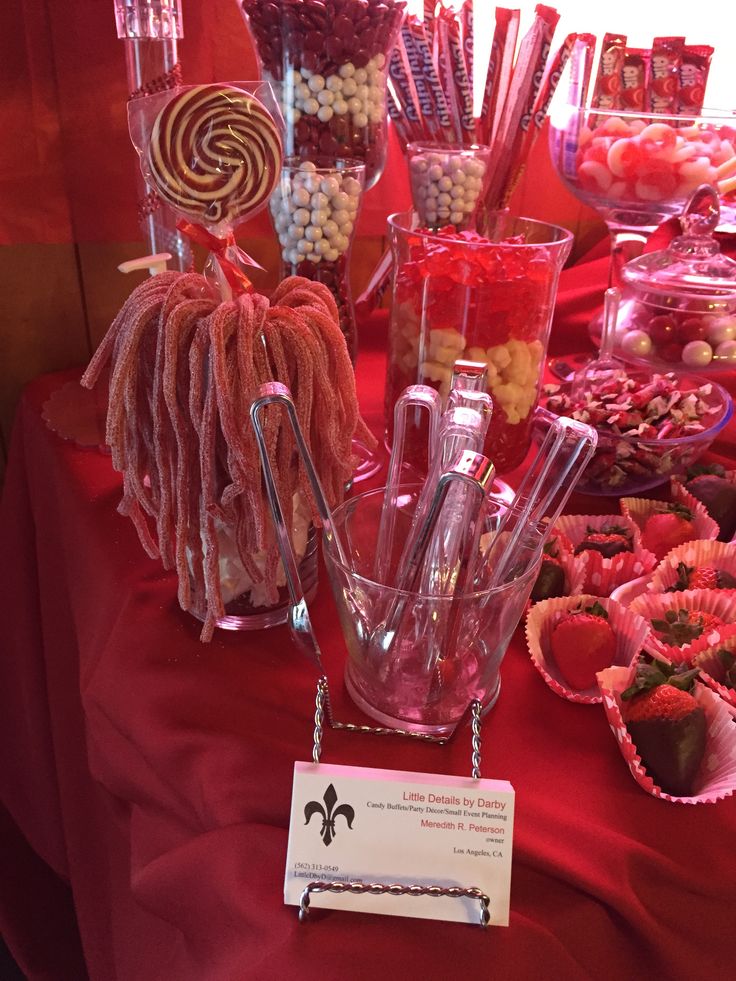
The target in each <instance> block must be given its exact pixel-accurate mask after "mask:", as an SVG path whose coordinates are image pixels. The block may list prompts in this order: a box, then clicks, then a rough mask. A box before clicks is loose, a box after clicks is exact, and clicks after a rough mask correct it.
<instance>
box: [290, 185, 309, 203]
mask: <svg viewBox="0 0 736 981" xmlns="http://www.w3.org/2000/svg"><path fill="white" fill-rule="evenodd" d="M291 200H292V203H293V204H294V206H295V207H296V208H307V207H308V206H309V200H310V199H309V191H308V190H307V189H306V187H295V188H294V190H293V191H292V192H291Z"/></svg>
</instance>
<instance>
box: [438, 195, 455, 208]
mask: <svg viewBox="0 0 736 981" xmlns="http://www.w3.org/2000/svg"><path fill="white" fill-rule="evenodd" d="M451 203H452V198H451V197H450V195H449V194H446V193H445V192H444V191H443V192H442V193H441V194H438V195H437V204H438V205H440V207H442V208H446V207H447V206H448V204H451Z"/></svg>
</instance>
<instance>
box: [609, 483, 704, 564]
mask: <svg viewBox="0 0 736 981" xmlns="http://www.w3.org/2000/svg"><path fill="white" fill-rule="evenodd" d="M688 496H690V495H688ZM680 503H682V502H680ZM619 506H620V508H621V514H623V515H624V517H626V518H630V519H631V520H632V521H633V522H634V524H635V525H636V527H637V528H638V529H639V531H640V532H643V531H644V526H645V525H646V523H647V521H648V520H649V518H651V516H652V515H653V514H656V513H657V512H658V511H660V510H664V509H665V508H666V507H667V501H651V500H649V499H647V498H645V497H622V498H621V502H620V505H619ZM685 507H687V508H689V509H690V510H691V511H692V513H693V529H694V531H693V538H692V540H693V541H696V540H701V541H702V540H705V539H714V538H716V537H717V536H718V525H717V524H716V523H715V521H714V520H713V518H711V517H710V515H709V514H708V512H707V511H706V510H705V508H704V507H703V505H702V504H701V503H700V501H696V500H695V498H694V497H693V498H692V500H691V502H689V503H688V504H686V505H685ZM678 547H679V546H678ZM663 558H664V556H663ZM660 561H661V560H660Z"/></svg>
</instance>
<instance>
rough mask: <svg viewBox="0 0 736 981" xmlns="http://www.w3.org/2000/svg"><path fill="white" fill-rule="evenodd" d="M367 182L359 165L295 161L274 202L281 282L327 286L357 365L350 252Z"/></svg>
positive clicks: (287, 167)
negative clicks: (294, 278) (290, 279)
mask: <svg viewBox="0 0 736 981" xmlns="http://www.w3.org/2000/svg"><path fill="white" fill-rule="evenodd" d="M364 179H365V165H364V164H363V163H361V162H360V161H358V160H336V161H334V162H332V163H330V164H329V165H328V166H317V164H315V163H314V162H313V161H311V160H302V161H300V160H299V159H298V158H295V157H292V158H290V159H288V160H287V161H286V163H285V164H284V166H283V168H282V171H281V181H280V183H279V186H278V187H277V188H276V190H275V191H274V193H273V195H272V196H271V200H270V202H269V204H270V208H271V216H272V218H273V223H274V227H275V229H276V234H277V235H278V237H279V243H280V246H281V277H282V278H285V277H286V276H305V277H306V278H307V279H311V280H314V281H315V282H318V283H323V284H324V285H325V286H327V288H328V289H329V290H330V292H331V293H332V295H333V297H334V298H335V303H336V304H337V310H338V314H339V318H340V329H341V331H342V333H343V336H344V337H345V341H346V343H347V346H348V351H349V352H350V357H351V359H352V360H353V362H354V361H355V356H356V353H357V340H358V338H357V328H356V324H355V309H354V306H353V298H352V292H351V289H350V250H351V246H352V243H353V237H354V234H355V225H356V222H357V218H358V213H359V211H360V204H361V199H362V193H363V185H364Z"/></svg>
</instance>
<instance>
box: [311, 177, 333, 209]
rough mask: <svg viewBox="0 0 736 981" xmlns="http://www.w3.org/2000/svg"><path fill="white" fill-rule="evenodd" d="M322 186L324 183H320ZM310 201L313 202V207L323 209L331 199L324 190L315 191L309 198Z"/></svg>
mask: <svg viewBox="0 0 736 981" xmlns="http://www.w3.org/2000/svg"><path fill="white" fill-rule="evenodd" d="M321 186H322V184H321V183H320V187H321ZM309 203H310V204H311V206H312V208H317V209H318V210H319V211H323V210H324V209H325V208H326V207H327V205H328V204H329V203H330V199H329V198H328V196H327V195H326V194H325V193H324V191H315V192H314V194H313V195H312V196H311V198H310V199H309Z"/></svg>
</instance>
